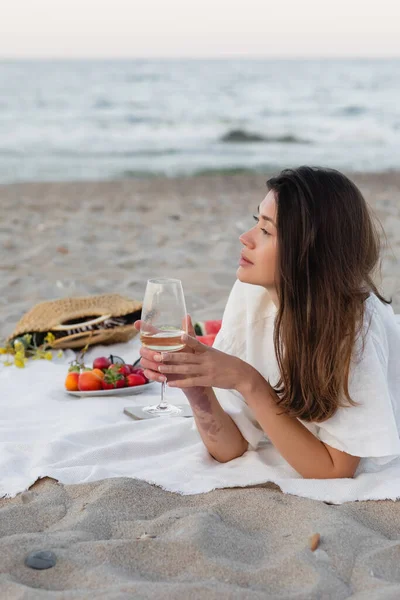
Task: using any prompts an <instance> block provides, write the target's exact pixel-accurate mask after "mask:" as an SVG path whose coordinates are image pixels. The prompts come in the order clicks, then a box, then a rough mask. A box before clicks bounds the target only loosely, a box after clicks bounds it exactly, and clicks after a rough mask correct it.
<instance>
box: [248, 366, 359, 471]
mask: <svg viewBox="0 0 400 600" xmlns="http://www.w3.org/2000/svg"><path fill="white" fill-rule="evenodd" d="M238 391H239V392H240V393H241V394H242V396H243V398H244V399H245V400H246V402H247V404H248V405H249V406H250V408H251V409H252V411H253V413H254V416H255V417H256V419H257V421H258V422H259V424H260V425H261V427H262V429H263V430H264V431H265V433H266V434H267V436H268V437H269V439H270V440H271V442H272V443H273V445H274V446H275V448H276V449H277V450H278V451H279V452H280V454H281V455H282V456H283V458H285V460H287V462H288V463H289V464H290V465H291V466H292V467H293V468H294V469H295V470H296V471H297V472H298V473H300V475H302V476H303V477H304V478H307V479H331V478H340V477H353V476H354V473H355V471H356V469H357V466H358V463H359V462H360V458H359V457H357V456H352V455H351V454H347V453H346V452H341V451H340V450H337V449H336V448H332V447H331V446H328V445H327V444H324V443H323V442H321V441H320V440H318V438H316V437H315V436H314V435H313V434H312V433H311V431H309V430H308V429H307V427H305V426H304V425H303V424H302V423H300V421H299V420H298V419H296V418H294V417H290V416H289V415H286V414H279V413H280V412H281V409H280V408H279V406H278V405H277V404H276V400H277V399H278V397H277V395H276V393H275V391H274V389H273V388H272V386H271V385H270V384H269V383H268V382H267V381H266V380H265V379H264V377H262V375H261V374H260V373H259V372H258V371H256V370H255V369H253V367H251V366H250V365H248V376H247V377H244V378H243V383H242V385H239V386H238Z"/></svg>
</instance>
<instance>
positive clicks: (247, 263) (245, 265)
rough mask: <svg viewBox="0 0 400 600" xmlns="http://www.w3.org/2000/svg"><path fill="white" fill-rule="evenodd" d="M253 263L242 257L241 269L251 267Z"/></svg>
mask: <svg viewBox="0 0 400 600" xmlns="http://www.w3.org/2000/svg"><path fill="white" fill-rule="evenodd" d="M252 264H253V263H252V262H250V261H249V260H247V259H246V258H245V257H244V256H243V255H242V256H241V257H240V261H239V265H240V266H241V267H248V266H249V265H252Z"/></svg>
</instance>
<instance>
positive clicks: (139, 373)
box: [132, 367, 149, 383]
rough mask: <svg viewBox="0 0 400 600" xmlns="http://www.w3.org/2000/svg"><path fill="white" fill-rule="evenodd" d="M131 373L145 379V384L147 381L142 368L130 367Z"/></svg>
mask: <svg viewBox="0 0 400 600" xmlns="http://www.w3.org/2000/svg"><path fill="white" fill-rule="evenodd" d="M132 373H137V374H138V375H141V376H142V377H144V378H145V380H146V383H147V382H148V381H149V380H148V379H147V377H146V375H145V374H144V369H142V367H132Z"/></svg>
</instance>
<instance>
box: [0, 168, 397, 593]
mask: <svg viewBox="0 0 400 600" xmlns="http://www.w3.org/2000/svg"><path fill="white" fill-rule="evenodd" d="M349 175H350V177H351V178H352V179H353V180H354V181H355V182H356V183H357V184H358V185H359V187H360V189H361V190H362V192H363V193H364V195H365V197H366V200H367V201H368V203H369V204H370V206H371V208H372V209H373V210H374V212H375V214H376V215H377V217H378V218H379V220H380V222H381V223H382V225H383V227H384V229H385V231H386V235H387V239H388V246H387V247H386V248H385V250H384V254H383V267H382V280H381V281H380V280H377V283H378V284H379V286H380V289H381V291H382V292H383V293H384V294H385V295H386V296H389V297H390V296H391V297H393V309H394V311H395V312H396V313H400V269H399V260H400V172H391V173H368V174H367V173H364V174H349ZM266 178H267V175H266V176H263V177H261V176H254V175H253V176H252V175H249V174H238V175H232V176H229V177H228V176H223V175H214V176H198V177H194V178H179V179H167V178H152V179H132V180H123V181H115V182H102V183H99V182H93V183H31V184H13V185H3V186H0V205H1V208H2V211H1V219H0V248H1V260H0V272H1V278H0V288H1V289H0V291H1V293H0V338H5V337H6V336H7V335H9V334H10V333H11V332H12V330H13V328H14V327H15V325H16V323H17V321H18V320H19V318H20V317H21V316H22V315H23V314H24V313H25V312H26V311H27V310H29V309H30V308H31V307H32V306H33V305H34V304H35V303H37V302H41V301H43V300H50V299H55V298H62V297H65V296H71V295H74V296H75V295H90V294H103V293H110V292H118V293H121V294H123V295H126V296H128V297H132V298H135V299H139V300H140V299H141V298H142V297H143V292H144V289H145V284H146V281H147V279H148V278H149V277H153V276H159V275H163V276H170V277H178V278H180V279H181V280H182V283H183V287H184V291H185V296H186V301H187V308H188V312H190V314H191V315H192V319H193V320H194V321H196V320H203V319H207V318H209V319H214V318H221V317H222V313H223V309H224V306H225V302H226V299H227V296H228V294H229V291H230V289H231V286H232V284H233V282H234V281H235V273H236V269H237V263H238V257H239V253H240V248H241V244H240V242H239V240H238V237H239V235H240V233H242V232H243V231H245V230H246V229H248V228H249V227H250V226H252V217H251V215H252V214H253V213H254V212H255V210H256V208H257V206H258V204H259V203H260V201H261V200H262V199H263V197H264V196H265V193H266V191H265V190H266V188H265V180H266ZM0 531H1V540H0V543H1V552H0V598H1V599H3V598H4V599H13V600H14V599H17V600H25V599H29V600H31V599H32V600H36V599H42V598H43V599H44V598H46V599H50V598H51V599H52V598H54V599H56V598H57V599H63V600H64V599H68V600H69V599H75V598H104V599H107V600H108V599H115V600H117V599H118V600H120V599H125V598H132V597H135V598H143V599H145V598H162V599H164V598H165V599H167V598H168V599H182V600H183V599H185V600H186V599H188V598H194V599H197V598H199V599H201V598H207V600H211V599H213V598H229V599H236V598H237V599H239V598H240V599H253V598H254V599H258V598H260V599H261V598H284V599H286V598H296V599H304V600H306V599H310V598H312V599H314V598H315V599H319V598H324V599H330V598H332V599H342V598H349V597H352V598H356V599H357V600H371V599H372V600H373V599H375V598H376V599H378V598H379V599H380V598H385V599H391V598H393V599H395V598H396V599H397V598H398V597H399V596H400V576H399V571H398V558H399V539H400V504H399V503H398V502H396V503H395V502H392V501H370V502H355V503H347V504H343V505H340V506H335V505H329V504H326V503H324V502H317V501H312V500H305V499H302V498H298V497H296V496H289V495H285V494H282V492H281V491H280V490H279V488H277V487H276V486H275V485H273V484H266V485H262V486H253V487H249V488H245V489H241V488H231V489H222V490H217V491H213V492H210V493H207V494H199V495H195V496H181V495H179V494H174V493H170V492H166V491H164V490H162V489H160V488H158V487H156V486H153V485H150V484H148V483H146V482H143V481H139V480H133V479H126V478H120V479H118V478H115V479H109V480H104V481H99V482H94V483H90V484H80V485H71V486H64V485H61V484H59V483H58V482H56V481H55V480H52V479H49V478H46V479H43V480H40V481H38V482H37V483H36V484H35V485H34V486H32V487H31V489H30V491H29V492H25V493H23V494H20V495H18V496H17V497H15V498H12V499H0ZM315 533H319V534H320V543H319V547H318V548H317V549H316V550H315V551H312V550H311V548H310V538H311V536H313V534H315ZM36 549H38V550H39V549H51V550H53V552H55V554H56V555H57V559H58V562H57V565H56V566H55V567H54V568H52V569H48V570H44V571H34V570H32V569H29V568H27V567H26V566H25V565H24V559H25V556H26V554H27V553H28V552H30V551H32V550H36Z"/></svg>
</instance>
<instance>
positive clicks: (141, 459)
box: [0, 339, 400, 504]
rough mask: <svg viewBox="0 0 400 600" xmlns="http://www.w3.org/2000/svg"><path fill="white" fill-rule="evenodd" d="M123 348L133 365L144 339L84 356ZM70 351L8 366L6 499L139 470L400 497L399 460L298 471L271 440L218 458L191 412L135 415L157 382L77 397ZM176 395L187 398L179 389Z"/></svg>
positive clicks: (191, 486)
mask: <svg viewBox="0 0 400 600" xmlns="http://www.w3.org/2000/svg"><path fill="white" fill-rule="evenodd" d="M110 353H111V354H116V355H118V356H121V357H123V358H124V359H126V360H127V361H128V360H129V361H131V362H133V361H134V360H136V359H137V358H138V356H139V340H138V339H135V340H134V341H133V342H131V343H128V344H118V345H114V346H107V347H106V346H97V347H94V348H93V349H92V350H90V352H88V353H87V355H86V357H85V362H86V363H87V364H90V361H92V360H93V358H94V357H96V356H108V355H109V354H110ZM74 357H75V353H74V352H73V351H71V350H68V351H66V352H64V356H63V357H62V358H61V359H60V358H58V359H55V360H53V361H51V362H50V361H45V360H44V361H43V360H40V361H32V360H30V361H28V363H27V366H26V367H25V369H18V368H17V367H14V366H11V367H5V366H3V365H1V364H0V397H1V407H2V410H1V414H0V428H1V433H0V497H4V496H5V497H14V496H15V495H16V494H18V493H19V492H22V491H24V490H26V489H27V488H28V487H29V486H30V485H32V484H33V483H34V482H35V481H36V480H37V479H38V478H41V477H45V476H48V477H53V478H54V479H57V480H58V481H60V482H61V483H63V484H78V483H83V482H89V481H98V480H100V479H106V478H109V477H133V478H137V479H142V480H145V481H147V482H149V483H152V484H156V485H158V486H160V487H162V488H163V489H165V490H168V491H171V492H178V493H180V494H199V493H203V492H209V491H211V490H213V489H216V488H229V487H245V486H249V485H255V484H260V483H264V482H267V481H272V482H275V483H276V484H277V485H279V486H280V488H281V489H282V491H283V492H286V493H289V494H295V495H298V496H303V497H306V498H312V499H316V500H324V501H326V502H331V503H335V504H340V503H342V502H349V501H354V500H377V499H392V500H395V499H397V498H399V497H400V459H399V460H397V459H396V460H395V461H393V462H392V463H390V465H387V466H386V468H385V469H383V470H382V471H377V472H375V473H362V474H361V475H359V476H358V477H356V478H355V479H337V480H316V479H313V480H310V479H303V478H302V477H300V476H299V475H298V474H297V473H296V472H295V471H294V470H293V469H292V468H291V467H290V465H289V464H288V463H286V462H285V461H284V460H283V459H282V458H281V457H279V456H278V453H277V451H276V450H275V448H274V447H273V446H272V445H269V447H265V448H261V449H258V450H257V451H248V452H246V453H245V454H244V455H243V456H242V457H240V458H237V459H235V460H233V461H230V462H229V463H225V464H220V463H218V462H217V461H216V460H214V459H213V458H212V457H211V456H210V455H209V453H208V452H207V450H206V448H205V446H204V444H203V442H202V440H201V437H200V435H199V433H198V431H197V428H196V426H195V422H194V419H193V418H185V417H168V416H166V417H159V418H152V419H146V420H143V421H134V420H133V419H131V418H130V417H128V416H127V415H125V414H124V413H123V409H124V407H125V406H135V405H137V406H139V405H143V404H148V403H153V402H157V401H158V399H159V394H160V386H159V384H154V385H152V386H149V389H148V390H146V391H145V392H144V393H143V394H139V395H136V396H119V397H118V396H111V397H110V396H108V397H102V398H101V397H91V398H77V397H73V396H71V395H69V394H67V393H66V392H65V391H64V380H65V377H66V374H67V368H68V362H69V361H70V360H71V359H72V358H74ZM167 394H168V398H169V399H170V400H171V401H172V402H174V403H177V404H184V403H187V401H186V398H185V396H184V395H183V393H182V392H181V391H180V390H177V389H175V390H174V389H168V388H167Z"/></svg>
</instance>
